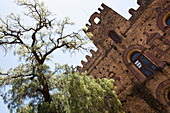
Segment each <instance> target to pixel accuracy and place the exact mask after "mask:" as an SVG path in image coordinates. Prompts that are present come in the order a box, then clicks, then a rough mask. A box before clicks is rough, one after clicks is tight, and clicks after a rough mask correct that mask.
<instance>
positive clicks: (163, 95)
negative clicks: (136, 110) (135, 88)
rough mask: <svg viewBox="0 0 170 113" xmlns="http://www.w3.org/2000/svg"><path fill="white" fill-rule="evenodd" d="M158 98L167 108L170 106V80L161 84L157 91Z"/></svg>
mask: <svg viewBox="0 0 170 113" xmlns="http://www.w3.org/2000/svg"><path fill="white" fill-rule="evenodd" d="M156 98H157V99H158V100H159V102H160V103H162V104H163V105H165V106H169V105H170V79H167V80H165V81H163V82H161V83H160V84H159V85H158V88H157V89H156Z"/></svg>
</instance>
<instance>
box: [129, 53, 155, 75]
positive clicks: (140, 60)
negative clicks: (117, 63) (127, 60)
mask: <svg viewBox="0 0 170 113" xmlns="http://www.w3.org/2000/svg"><path fill="white" fill-rule="evenodd" d="M131 61H132V62H133V64H134V65H135V66H136V67H137V68H138V69H139V70H140V71H141V72H142V73H143V74H144V75H145V76H146V77H149V76H151V75H152V74H153V73H154V72H155V71H156V70H157V67H156V66H155V65H154V64H153V63H151V62H150V61H149V60H148V59H147V58H146V57H145V56H143V55H142V54H141V53H140V52H134V53H133V54H132V56H131Z"/></svg>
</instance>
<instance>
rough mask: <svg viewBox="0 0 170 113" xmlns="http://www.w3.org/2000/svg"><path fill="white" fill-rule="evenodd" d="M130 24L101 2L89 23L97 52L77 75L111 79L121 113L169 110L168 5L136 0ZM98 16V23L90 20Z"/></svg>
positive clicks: (161, 1) (166, 1) (155, 0)
mask: <svg viewBox="0 0 170 113" xmlns="http://www.w3.org/2000/svg"><path fill="white" fill-rule="evenodd" d="M137 3H138V4H139V5H140V7H139V8H138V9H137V10H134V9H130V10H129V13H130V14H131V15H132V16H131V18H130V19H129V20H127V19H125V18H123V17H122V16H121V15H119V14H118V13H116V12H115V11H113V10H112V9H111V8H109V7H107V6H106V5H104V4H102V7H103V9H100V8H99V9H98V10H99V11H100V13H96V12H95V13H94V14H92V16H91V17H90V19H89V22H90V24H91V25H88V24H87V25H86V26H87V27H88V30H87V32H92V34H93V37H92V39H91V40H92V41H93V43H94V44H95V46H96V47H97V48H98V50H97V51H96V52H95V51H93V50H91V53H92V57H90V56H86V58H87V60H88V61H87V62H85V61H82V65H83V67H82V68H81V67H78V70H79V71H80V72H83V71H85V70H87V75H90V76H93V77H94V78H96V77H100V78H103V77H107V78H112V79H115V85H116V86H117V89H116V92H117V95H118V97H119V99H120V101H121V102H122V105H123V109H124V111H125V112H126V113H168V112H170V47H169V46H170V26H169V23H168V21H169V20H170V1H169V0H138V1H137ZM95 18H99V19H100V21H99V22H98V23H95V22H94V19H95Z"/></svg>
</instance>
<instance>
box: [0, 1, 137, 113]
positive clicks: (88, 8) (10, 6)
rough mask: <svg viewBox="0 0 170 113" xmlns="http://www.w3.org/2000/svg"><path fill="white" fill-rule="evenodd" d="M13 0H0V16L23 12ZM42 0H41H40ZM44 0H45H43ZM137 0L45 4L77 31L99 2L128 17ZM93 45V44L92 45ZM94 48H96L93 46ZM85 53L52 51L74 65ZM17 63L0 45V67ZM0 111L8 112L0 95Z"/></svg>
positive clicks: (135, 6) (79, 63)
mask: <svg viewBox="0 0 170 113" xmlns="http://www.w3.org/2000/svg"><path fill="white" fill-rule="evenodd" d="M14 1H15V0H0V3H1V4H0V17H1V16H5V15H7V14H10V13H11V12H14V13H15V14H20V13H22V12H23V10H24V9H23V8H21V7H19V6H17V5H16V4H15V3H14ZM41 1H42V0H41ZM44 1H45V0H44ZM136 2H137V0H46V1H45V5H46V6H47V7H48V9H49V10H50V11H51V12H52V13H53V14H56V17H57V19H63V18H64V17H69V18H70V19H71V21H73V22H74V23H75V26H73V27H71V28H70V30H73V31H78V30H79V29H82V28H84V27H85V24H86V23H88V20H89V17H90V16H91V14H93V13H94V12H97V11H98V10H97V9H98V8H99V7H101V4H102V3H104V4H106V5H107V6H109V7H110V8H112V9H113V10H115V11H116V12H118V13H119V14H121V15H122V16H123V17H125V18H126V19H129V18H130V16H131V15H130V14H129V13H128V10H129V9H130V8H134V9H137V8H138V5H137V3H136ZM92 46H93V45H92ZM94 49H95V50H96V48H94ZM86 54H87V53H83V54H82V53H81V52H80V53H76V54H72V55H70V54H68V53H67V54H63V53H62V52H61V51H56V52H55V53H54V58H53V61H54V62H58V63H60V64H67V63H68V64H71V65H74V66H77V65H80V66H81V60H85V61H86V59H85V55H86ZM17 64H18V60H17V57H16V56H13V54H12V52H10V51H8V53H7V54H6V55H5V53H4V51H3V50H2V47H0V67H2V68H4V70H7V69H8V68H10V67H15V66H17ZM0 113H9V111H8V109H7V107H6V105H5V104H4V103H3V100H2V98H1V97H0Z"/></svg>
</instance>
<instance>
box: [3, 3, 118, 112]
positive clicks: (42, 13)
mask: <svg viewBox="0 0 170 113" xmlns="http://www.w3.org/2000/svg"><path fill="white" fill-rule="evenodd" d="M16 3H17V4H18V5H19V6H23V7H25V8H26V9H27V12H25V13H24V15H25V18H28V19H29V21H31V22H32V23H33V25H31V26H28V25H24V22H22V19H21V17H20V16H19V15H16V14H14V13H11V14H10V15H8V16H7V17H6V19H2V18H0V21H1V25H0V45H1V46H2V47H3V48H4V50H5V51H6V52H7V51H8V49H12V50H14V55H17V56H18V57H19V60H20V61H21V64H20V65H18V66H17V67H16V68H14V69H12V68H11V69H9V70H8V71H7V72H3V71H2V70H1V72H0V87H1V92H0V95H1V96H2V97H3V100H4V102H5V103H7V104H8V108H9V109H10V111H11V112H12V111H14V112H21V113H25V112H39V113H44V112H49V113H61V112H81V111H83V112H93V111H100V112H102V111H103V110H105V111H108V112H109V111H111V109H112V110H114V111H115V112H118V111H120V112H121V107H120V102H119V101H118V99H117V97H116V95H115V93H114V91H113V90H114V86H113V81H112V80H107V79H103V80H100V79H97V80H94V79H92V78H89V77H87V76H79V75H78V73H77V72H75V73H72V71H73V69H72V68H70V67H69V66H68V65H64V66H60V65H59V64H56V68H55V69H54V70H52V69H51V67H50V66H48V65H47V64H48V62H47V61H49V60H51V57H52V53H53V52H54V51H55V50H57V49H62V50H63V51H70V52H74V51H76V50H78V51H80V50H82V49H86V48H84V45H85V44H86V43H87V42H88V41H87V39H86V38H84V37H81V36H80V35H79V32H76V33H75V32H73V33H70V34H65V26H67V25H73V23H72V22H70V21H69V18H65V19H64V20H63V21H57V20H56V19H55V18H54V16H53V15H52V13H51V12H50V11H49V10H48V9H47V8H46V7H45V5H44V3H43V2H39V1H38V0H33V1H30V0H17V2H16ZM94 89H95V90H94ZM93 91H95V92H94V93H93ZM95 95H96V96H95ZM76 97H78V98H76ZM96 102H97V103H96ZM103 107H105V109H103ZM93 108H95V109H93Z"/></svg>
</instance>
